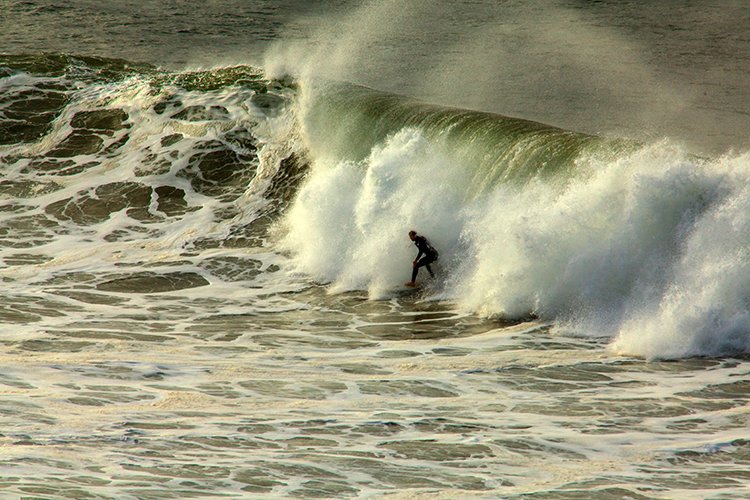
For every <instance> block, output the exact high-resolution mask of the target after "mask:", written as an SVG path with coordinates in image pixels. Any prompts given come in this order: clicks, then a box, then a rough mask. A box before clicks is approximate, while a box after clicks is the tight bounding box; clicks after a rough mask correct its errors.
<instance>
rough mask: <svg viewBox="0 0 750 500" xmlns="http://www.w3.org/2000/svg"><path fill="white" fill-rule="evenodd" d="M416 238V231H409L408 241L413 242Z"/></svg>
mask: <svg viewBox="0 0 750 500" xmlns="http://www.w3.org/2000/svg"><path fill="white" fill-rule="evenodd" d="M416 237H417V232H416V231H409V239H410V240H411V241H414V238H416Z"/></svg>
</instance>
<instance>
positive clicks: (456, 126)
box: [303, 82, 634, 192]
mask: <svg viewBox="0 0 750 500" xmlns="http://www.w3.org/2000/svg"><path fill="white" fill-rule="evenodd" d="M305 91H307V92H306V93H307V102H308V105H307V107H306V109H305V113H304V116H305V120H304V124H305V133H306V134H307V135H308V136H309V137H310V141H309V142H310V144H311V145H312V146H311V147H312V148H313V149H317V152H318V154H320V155H331V154H333V155H335V156H337V157H339V158H341V159H350V160H352V161H355V162H357V161H361V160H363V159H364V158H366V157H367V156H368V155H369V154H370V153H371V152H372V149H373V148H374V147H375V146H377V145H378V144H382V143H383V142H384V141H385V140H386V138H387V137H388V136H391V135H393V134H394V133H396V132H398V131H399V130H402V129H404V128H414V129H417V130H419V131H420V133H421V134H424V136H425V137H427V138H428V139H429V140H431V141H435V142H437V143H440V144H441V145H442V147H443V150H444V152H445V153H446V154H449V155H450V156H452V157H453V158H454V159H455V161H456V163H457V164H458V165H461V166H462V167H463V168H465V170H466V172H465V174H466V175H468V176H471V178H472V182H471V185H472V186H473V187H472V189H473V191H475V192H484V191H486V190H487V189H491V188H492V187H493V186H495V185H496V184H498V183H501V182H514V183H518V182H521V183H524V182H527V181H529V180H530V179H533V178H540V177H543V178H549V177H554V176H563V177H564V176H568V175H573V174H574V173H575V171H576V165H577V160H579V159H580V158H581V157H583V156H587V155H595V156H598V157H601V158H605V157H613V156H614V155H618V154H622V153H623V152H624V151H627V150H632V149H633V146H634V145H633V144H632V143H629V142H628V141H623V140H615V139H604V138H600V137H596V136H591V135H587V134H581V133H576V132H571V131H567V130H563V129H560V128H556V127H553V126H549V125H544V124H541V123H537V122H533V121H529V120H523V119H519V118H511V117H507V116H503V115H498V114H492V113H484V112H480V111H471V110H464V109H456V108H448V107H443V106H437V105H433V104H428V103H423V102H419V101H416V100H413V99H410V98H407V97H404V96H399V95H394V94H388V93H384V92H379V91H376V90H373V89H369V88H366V87H361V86H356V85H351V84H344V83H331V82H325V83H317V84H313V85H310V86H309V87H304V88H303V93H305Z"/></svg>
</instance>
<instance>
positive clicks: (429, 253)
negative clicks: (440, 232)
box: [406, 231, 438, 287]
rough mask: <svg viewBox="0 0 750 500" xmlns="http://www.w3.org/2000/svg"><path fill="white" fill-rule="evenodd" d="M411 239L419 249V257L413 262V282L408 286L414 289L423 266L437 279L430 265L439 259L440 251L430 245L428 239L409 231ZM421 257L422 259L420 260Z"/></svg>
mask: <svg viewBox="0 0 750 500" xmlns="http://www.w3.org/2000/svg"><path fill="white" fill-rule="evenodd" d="M409 239H410V240H411V241H413V242H414V244H415V245H416V246H417V248H418V249H419V253H418V254H417V257H416V258H415V259H414V262H412V271H411V281H410V282H408V283H407V284H406V286H411V287H414V286H416V285H417V283H416V281H417V273H418V272H419V268H420V267H422V266H424V267H426V268H427V272H428V273H430V276H431V277H433V278H434V277H435V273H433V272H432V268H431V267H430V264H432V263H433V262H435V261H436V260H437V259H438V251H437V250H435V249H434V248H433V246H432V245H430V242H429V241H428V240H427V238H425V237H424V236H420V235H418V234H417V232H416V231H409ZM422 255H424V257H422ZM420 257H422V258H421V259H420Z"/></svg>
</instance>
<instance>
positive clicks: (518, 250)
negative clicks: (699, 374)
mask: <svg viewBox="0 0 750 500" xmlns="http://www.w3.org/2000/svg"><path fill="white" fill-rule="evenodd" d="M302 94H303V96H302V102H303V103H304V104H303V106H302V109H303V112H302V113H301V116H302V118H301V119H302V123H303V125H302V128H303V130H304V132H305V133H304V136H305V137H306V139H307V141H308V145H309V150H310V151H311V153H312V154H311V158H312V161H311V165H312V167H311V172H310V174H309V176H308V178H307V179H306V181H305V183H304V185H303V186H302V187H301V189H300V192H299V195H298V197H297V198H296V200H295V202H294V204H293V205H292V207H291V209H290V210H289V212H288V214H287V216H286V219H285V227H286V230H287V233H286V238H285V240H284V243H285V248H286V249H287V250H289V251H290V252H292V254H293V255H294V256H295V260H296V263H297V265H298V266H299V269H300V270H302V271H304V272H305V273H307V274H310V275H312V276H313V277H314V278H315V279H317V280H319V281H322V282H327V283H331V289H332V290H333V291H342V290H352V289H366V290H368V291H369V293H370V296H371V297H373V298H383V297H388V296H391V295H392V293H393V290H396V289H398V288H399V286H400V285H402V283H403V282H404V281H406V280H407V279H408V275H409V273H410V271H411V269H410V265H409V263H410V262H411V260H412V258H413V255H414V254H415V253H416V251H415V249H414V248H413V247H412V246H411V244H410V242H409V241H408V239H407V237H406V233H407V231H409V230H411V229H414V230H417V231H418V232H419V233H422V234H425V235H427V236H428V237H429V238H430V239H431V240H432V242H433V243H434V244H435V246H437V247H438V249H439V251H440V255H441V258H440V265H439V267H440V271H439V278H438V279H437V281H436V282H435V283H432V285H431V286H430V287H429V289H430V290H431V293H432V296H433V297H434V298H436V299H443V300H452V301H455V302H456V303H457V304H458V306H460V307H462V308H464V309H467V310H469V311H472V312H475V313H478V314H482V315H486V316H502V317H509V318H522V317H527V316H529V315H533V316H536V317H539V318H541V319H543V320H551V321H554V322H555V324H556V329H557V330H558V331H565V332H567V333H574V334H582V335H595V336H603V337H610V338H612V343H611V345H612V348H613V349H614V350H615V351H616V352H618V353H621V354H630V355H637V356H644V357H647V358H675V357H685V356H701V355H720V354H727V353H737V352H741V353H746V352H748V349H750V335H749V333H750V332H749V330H750V321H749V320H750V316H749V314H750V305H749V304H750V273H749V272H748V264H749V262H750V259H749V254H748V243H749V242H750V220H749V218H748V213H750V211H748V208H750V206H748V204H749V203H750V201H749V200H750V197H749V196H748V194H750V193H748V189H749V188H748V185H749V184H748V180H750V179H748V176H749V175H750V161H749V160H750V157H748V155H734V156H727V157H722V158H716V159H700V158H695V157H693V156H691V155H690V154H688V153H686V152H685V151H684V150H682V149H681V148H680V147H679V146H677V145H674V144H671V143H669V141H663V142H660V143H657V144H651V145H638V144H634V143H632V142H630V141H622V140H608V139H604V138H597V137H592V136H588V135H584V134H576V133H573V132H569V131H564V130H560V129H556V128H553V127H548V126H545V125H542V124H538V123H533V122H528V121H525V120H519V119H514V118H508V117H503V116H498V115H491V114H487V113H479V112H472V111H467V110H453V109H447V108H442V107H438V106H433V105H428V104H423V103H418V102H415V101H411V100H408V99H405V98H403V97H398V96H393V95H388V94H383V93H380V92H375V91H371V90H368V89H363V88H359V87H352V86H345V85H340V84H336V85H328V84H325V85H322V86H320V85H318V86H310V88H308V89H303V92H302ZM422 278H423V279H424V276H422Z"/></svg>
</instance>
